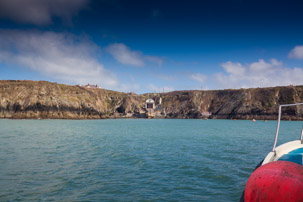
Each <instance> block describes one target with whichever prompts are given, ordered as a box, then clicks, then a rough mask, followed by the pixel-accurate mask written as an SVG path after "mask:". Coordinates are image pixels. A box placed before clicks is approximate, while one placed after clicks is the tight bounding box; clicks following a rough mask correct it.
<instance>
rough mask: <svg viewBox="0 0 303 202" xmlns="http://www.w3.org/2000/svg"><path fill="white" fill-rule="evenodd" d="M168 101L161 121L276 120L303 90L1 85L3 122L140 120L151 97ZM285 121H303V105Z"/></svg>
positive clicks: (300, 97)
mask: <svg viewBox="0 0 303 202" xmlns="http://www.w3.org/2000/svg"><path fill="white" fill-rule="evenodd" d="M159 97H161V98H162V99H163V101H162V105H161V110H162V112H163V113H161V116H160V117H162V118H202V117H203V113H205V112H208V113H210V114H211V116H210V117H209V118H222V119H252V118H255V119H276V118H277V112H278V106H279V104H286V103H296V102H303V86H287V87H271V88H254V89H238V90H209V91H174V92H169V93H161V94H143V95H133V94H128V93H121V92H116V91H110V90H105V89H97V88H96V89H93V88H85V87H81V86H69V85H64V84H57V83H51V82H46V81H0V118H53V119H56V118H58V119H62V118H64V119H99V118H123V117H140V111H141V109H142V108H143V106H144V101H145V100H146V99H147V98H152V99H154V100H157V99H158V98H159ZM284 113H285V114H287V115H286V116H283V117H284V118H285V119H302V115H303V109H302V107H293V108H286V109H285V111H284Z"/></svg>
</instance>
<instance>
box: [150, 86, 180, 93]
mask: <svg viewBox="0 0 303 202" xmlns="http://www.w3.org/2000/svg"><path fill="white" fill-rule="evenodd" d="M147 89H149V90H151V91H153V92H156V93H159V92H160V93H162V92H170V91H174V90H175V89H174V88H173V87H169V86H162V87H159V86H156V85H154V84H149V85H148V86H147Z"/></svg>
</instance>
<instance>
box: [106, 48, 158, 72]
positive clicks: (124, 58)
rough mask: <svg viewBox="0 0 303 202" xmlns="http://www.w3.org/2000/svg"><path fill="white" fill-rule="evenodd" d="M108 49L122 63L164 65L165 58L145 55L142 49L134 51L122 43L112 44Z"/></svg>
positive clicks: (139, 65)
mask: <svg viewBox="0 0 303 202" xmlns="http://www.w3.org/2000/svg"><path fill="white" fill-rule="evenodd" d="M107 51H108V52H109V53H110V54H111V55H112V56H113V57H114V58H115V59H116V60H117V61H118V62H119V63H121V64H124V65H132V66H137V67H142V66H144V65H145V64H146V62H151V63H155V64H157V65H159V66H161V65H162V62H163V60H162V59H161V58H159V57H156V56H149V55H143V54H142V53H141V52H140V51H132V50H131V49H130V48H129V47H127V46H126V45H124V44H122V43H115V44H111V45H109V46H108V47H107Z"/></svg>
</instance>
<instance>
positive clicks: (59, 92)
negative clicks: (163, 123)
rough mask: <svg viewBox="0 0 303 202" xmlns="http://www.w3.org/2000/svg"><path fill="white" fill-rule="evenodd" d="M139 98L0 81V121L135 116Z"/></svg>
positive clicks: (49, 84)
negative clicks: (2, 119) (10, 119)
mask: <svg viewBox="0 0 303 202" xmlns="http://www.w3.org/2000/svg"><path fill="white" fill-rule="evenodd" d="M141 102H142V101H141V98H140V97H139V96H130V95H128V94H125V93H119V92H115V91H108V90H103V89H88V88H85V87H80V86H68V85H63V84H56V83H50V82H46V81H39V82H35V81H0V118H54V119H55V118H58V119H60V118H66V119H94V118H109V117H122V116H124V115H125V114H126V113H128V112H129V113H132V114H136V113H139V108H138V106H139V103H141Z"/></svg>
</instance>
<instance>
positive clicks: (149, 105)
mask: <svg viewBox="0 0 303 202" xmlns="http://www.w3.org/2000/svg"><path fill="white" fill-rule="evenodd" d="M155 107H156V105H155V101H154V100H153V99H147V100H146V101H145V109H147V110H149V109H155Z"/></svg>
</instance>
